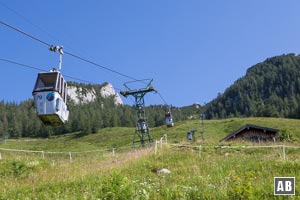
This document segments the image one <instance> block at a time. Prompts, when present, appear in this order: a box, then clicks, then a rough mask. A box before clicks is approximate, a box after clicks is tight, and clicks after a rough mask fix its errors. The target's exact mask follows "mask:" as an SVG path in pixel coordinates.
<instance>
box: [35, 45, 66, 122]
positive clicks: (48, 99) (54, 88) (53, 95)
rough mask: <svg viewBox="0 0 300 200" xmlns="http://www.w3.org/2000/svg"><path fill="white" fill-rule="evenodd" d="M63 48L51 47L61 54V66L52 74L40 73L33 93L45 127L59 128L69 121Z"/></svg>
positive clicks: (37, 111)
mask: <svg viewBox="0 0 300 200" xmlns="http://www.w3.org/2000/svg"><path fill="white" fill-rule="evenodd" d="M62 48H63V47H62V46H50V48H49V50H50V51H53V52H56V51H58V52H59V66H58V70H57V69H55V68H54V69H52V70H51V71H50V72H40V73H39V74H38V76H37V79H36V82H35V86H34V89H33V92H32V95H33V97H34V101H35V107H36V113H37V115H38V117H39V118H40V119H41V121H42V122H43V124H44V125H50V126H58V125H63V124H65V123H66V122H67V121H68V118H69V110H68V107H67V94H68V86H67V82H66V81H65V79H64V78H63V76H62V75H61V65H62V55H63V50H62Z"/></svg>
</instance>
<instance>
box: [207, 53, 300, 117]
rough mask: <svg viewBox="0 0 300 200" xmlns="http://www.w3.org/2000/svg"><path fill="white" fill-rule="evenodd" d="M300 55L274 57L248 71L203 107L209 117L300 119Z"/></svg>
mask: <svg viewBox="0 0 300 200" xmlns="http://www.w3.org/2000/svg"><path fill="white" fill-rule="evenodd" d="M299 108H300V56H298V55H296V54H287V55H281V56H275V57H272V58H268V59H266V60H265V61H264V62H261V63H258V64H256V65H254V66H252V67H250V68H249V69H248V70H247V73H246V75H245V76H243V77H242V78H240V79H238V80H237V81H236V82H235V83H234V84H233V85H231V86H230V87H229V88H227V89H226V90H225V92H224V93H223V94H219V95H218V97H217V98H215V99H214V100H213V101H211V102H210V103H208V104H207V105H206V106H205V107H204V112H205V114H206V117H207V118H209V119H211V118H226V117H241V116H242V117H250V116H256V117H260V116H264V117H286V118H299V117H300V110H299Z"/></svg>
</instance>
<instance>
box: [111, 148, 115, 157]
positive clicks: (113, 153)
mask: <svg viewBox="0 0 300 200" xmlns="http://www.w3.org/2000/svg"><path fill="white" fill-rule="evenodd" d="M112 156H113V157H115V148H113V151H112Z"/></svg>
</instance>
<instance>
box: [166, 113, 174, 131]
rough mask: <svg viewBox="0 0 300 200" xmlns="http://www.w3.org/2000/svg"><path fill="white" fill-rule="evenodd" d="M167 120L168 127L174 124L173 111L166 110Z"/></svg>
mask: <svg viewBox="0 0 300 200" xmlns="http://www.w3.org/2000/svg"><path fill="white" fill-rule="evenodd" d="M165 120H166V125H167V127H173V126H174V122H173V119H172V115H171V112H166V114H165Z"/></svg>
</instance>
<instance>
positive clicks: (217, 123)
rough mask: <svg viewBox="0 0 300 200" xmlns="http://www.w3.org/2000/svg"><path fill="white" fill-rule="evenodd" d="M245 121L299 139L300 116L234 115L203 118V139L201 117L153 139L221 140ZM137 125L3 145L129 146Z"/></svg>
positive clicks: (48, 147) (55, 148)
mask: <svg viewBox="0 0 300 200" xmlns="http://www.w3.org/2000/svg"><path fill="white" fill-rule="evenodd" d="M245 124H255V125H259V126H267V127H270V128H275V129H279V130H280V132H281V133H284V134H285V135H287V134H288V135H289V137H290V139H291V140H292V141H295V142H297V141H298V140H300V120H297V119H285V118H262V117H257V118H255V117H253V118H231V119H223V120H204V129H205V131H204V141H202V139H201V135H200V133H201V131H202V126H200V121H199V120H187V121H182V122H178V123H176V125H175V127H172V128H167V127H166V126H165V125H164V126H161V127H156V128H152V129H150V132H151V134H152V136H153V139H154V140H159V139H160V138H161V137H162V136H164V135H167V137H168V141H169V142H170V143H185V142H186V133H187V131H189V130H192V129H196V132H195V138H196V141H195V144H197V143H199V144H219V140H220V139H222V138H223V137H225V136H226V135H228V134H230V133H232V132H234V131H235V130H237V129H239V128H240V127H242V126H244V125H245ZM134 130H135V128H134V127H114V128H104V129H100V130H99V131H98V132H97V133H95V134H89V135H82V134H81V133H80V132H75V133H70V134H65V135H61V136H53V137H51V138H50V139H38V138H36V139H26V138H25V139H19V140H8V141H9V142H7V143H6V144H4V143H3V142H2V144H1V145H0V147H5V148H16V149H20V148H21V149H26V150H38V151H42V150H45V151H85V150H98V149H112V148H116V149H118V148H125V147H128V148H130V147H131V145H132V138H133V133H134Z"/></svg>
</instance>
